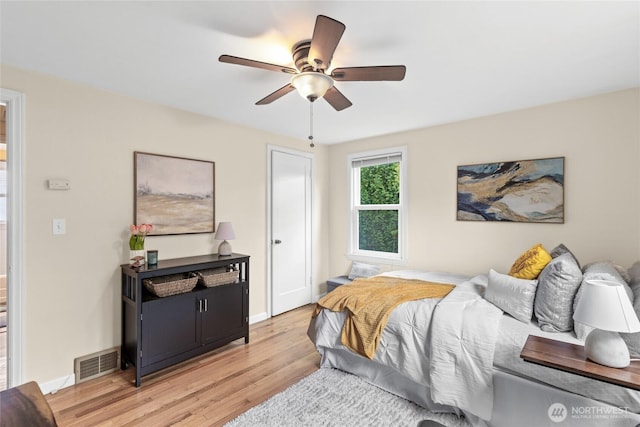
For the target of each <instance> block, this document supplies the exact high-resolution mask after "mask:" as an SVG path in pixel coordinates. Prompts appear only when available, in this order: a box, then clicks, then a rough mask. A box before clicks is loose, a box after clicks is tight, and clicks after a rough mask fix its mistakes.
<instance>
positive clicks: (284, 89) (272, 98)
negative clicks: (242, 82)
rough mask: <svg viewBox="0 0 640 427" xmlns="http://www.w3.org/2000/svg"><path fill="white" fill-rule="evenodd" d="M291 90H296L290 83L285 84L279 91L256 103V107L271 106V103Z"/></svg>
mask: <svg viewBox="0 0 640 427" xmlns="http://www.w3.org/2000/svg"><path fill="white" fill-rule="evenodd" d="M292 90H296V88H295V87H293V86H291V84H290V83H287V84H286V85H285V86H282V87H281V88H280V89H278V90H276V91H275V92H272V93H270V94H269V95H267V96H265V97H264V98H262V99H261V100H260V101H258V102H256V105H266V104H271V103H272V102H273V101H275V100H276V99H279V98H282V97H283V96H285V95H286V94H288V93H289V92H291V91H292Z"/></svg>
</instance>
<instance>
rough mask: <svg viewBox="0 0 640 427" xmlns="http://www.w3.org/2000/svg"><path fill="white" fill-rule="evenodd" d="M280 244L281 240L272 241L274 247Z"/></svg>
mask: <svg viewBox="0 0 640 427" xmlns="http://www.w3.org/2000/svg"><path fill="white" fill-rule="evenodd" d="M280 243H282V240H280V239H276V240H274V241H273V244H274V245H279V244H280Z"/></svg>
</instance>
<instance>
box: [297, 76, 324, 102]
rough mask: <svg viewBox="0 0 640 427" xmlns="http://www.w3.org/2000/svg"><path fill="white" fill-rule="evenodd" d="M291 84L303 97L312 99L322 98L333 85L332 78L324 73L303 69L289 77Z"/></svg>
mask: <svg viewBox="0 0 640 427" xmlns="http://www.w3.org/2000/svg"><path fill="white" fill-rule="evenodd" d="M291 85H292V86H293V87H295V88H296V89H297V90H298V93H299V94H300V96H301V97H303V98H304V99H309V97H312V98H313V100H315V99H317V98H322V97H323V96H324V94H325V93H327V91H328V90H329V88H330V87H331V86H333V79H332V78H331V77H329V76H327V75H326V74H322V73H319V72H316V71H305V72H304V73H300V74H296V75H295V76H293V77H291Z"/></svg>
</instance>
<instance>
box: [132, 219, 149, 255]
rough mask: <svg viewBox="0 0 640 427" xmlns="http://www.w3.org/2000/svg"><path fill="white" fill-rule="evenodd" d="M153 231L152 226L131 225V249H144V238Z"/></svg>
mask: <svg viewBox="0 0 640 427" xmlns="http://www.w3.org/2000/svg"><path fill="white" fill-rule="evenodd" d="M151 230H153V225H151V224H140V225H135V224H133V225H130V226H129V231H131V237H129V249H131V250H141V249H144V238H145V237H146V236H147V233H150V232H151Z"/></svg>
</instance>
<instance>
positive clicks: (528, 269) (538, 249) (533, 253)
mask: <svg viewBox="0 0 640 427" xmlns="http://www.w3.org/2000/svg"><path fill="white" fill-rule="evenodd" d="M550 261H551V255H549V252H547V251H546V250H545V248H544V247H542V244H540V243H539V244H537V245H535V246H534V247H532V248H531V249H529V250H527V251H525V252H524V253H523V254H522V255H520V257H519V258H518V259H517V260H516V261H515V262H514V263H513V265H512V266H511V270H509V276H513V277H517V278H518V279H527V280H533V279H535V278H537V277H538V275H539V274H540V272H541V271H542V269H543V268H544V267H545V266H546V265H547V264H549V262H550Z"/></svg>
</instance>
